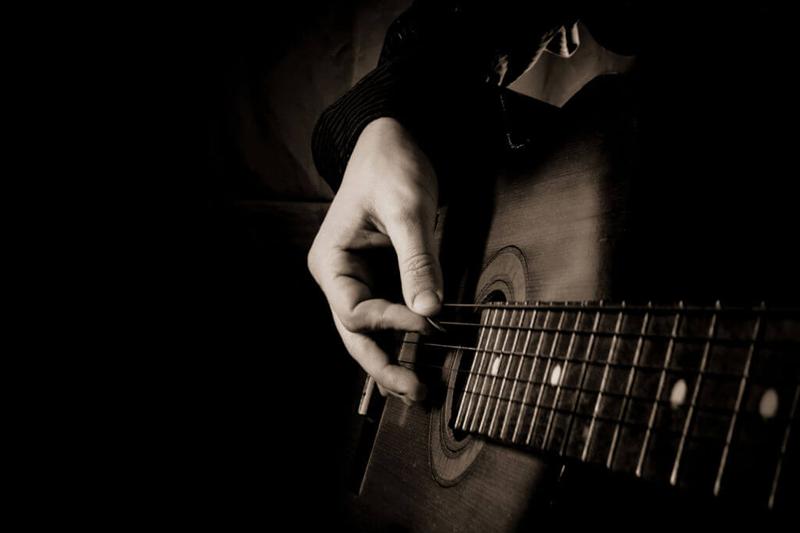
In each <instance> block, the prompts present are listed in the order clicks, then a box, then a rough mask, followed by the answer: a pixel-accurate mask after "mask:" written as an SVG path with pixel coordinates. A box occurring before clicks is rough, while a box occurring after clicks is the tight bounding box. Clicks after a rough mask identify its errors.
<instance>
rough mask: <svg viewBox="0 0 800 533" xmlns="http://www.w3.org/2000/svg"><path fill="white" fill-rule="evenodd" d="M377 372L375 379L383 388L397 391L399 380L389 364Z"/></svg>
mask: <svg viewBox="0 0 800 533" xmlns="http://www.w3.org/2000/svg"><path fill="white" fill-rule="evenodd" d="M377 374H378V375H377V376H376V377H375V380H376V381H378V382H379V383H380V384H381V385H382V386H383V387H384V388H386V389H389V390H391V391H395V392H397V389H398V387H399V385H400V382H399V379H398V376H397V374H396V373H395V372H392V371H391V367H390V366H389V365H387V366H385V367H383V369H382V370H381V371H380V372H378V373H377Z"/></svg>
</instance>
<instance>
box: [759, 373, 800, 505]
mask: <svg viewBox="0 0 800 533" xmlns="http://www.w3.org/2000/svg"><path fill="white" fill-rule="evenodd" d="M798 399H800V385H798V386H796V387H795V389H794V399H793V400H792V408H791V410H790V412H789V422H788V423H787V424H786V431H785V432H784V434H783V441H782V442H781V450H780V455H778V464H777V466H776V467H775V475H774V476H773V478H772V488H771V489H770V492H769V500H768V502H767V506H768V507H769V508H770V509H772V508H774V507H775V495H776V494H777V493H778V482H779V481H780V478H781V468H782V467H783V458H784V456H786V449H787V448H788V447H789V434H790V433H791V430H792V423H793V422H794V417H795V413H796V412H797V402H798Z"/></svg>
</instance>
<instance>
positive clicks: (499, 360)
mask: <svg viewBox="0 0 800 533" xmlns="http://www.w3.org/2000/svg"><path fill="white" fill-rule="evenodd" d="M514 312H515V311H513V310H512V311H511V316H510V317H509V319H508V321H509V323H511V322H512V321H513V320H514ZM502 324H503V320H502V319H501V320H500V325H502ZM510 335H511V330H508V329H506V330H505V336H504V337H503V343H502V344H501V346H500V352H499V353H495V352H493V353H492V358H491V360H490V365H491V366H490V367H489V368H490V370H489V374H490V375H491V384H490V385H489V394H492V392H493V391H494V386H495V384H496V383H497V375H498V374H499V373H500V367H501V366H502V365H503V359H504V356H505V347H506V344H507V343H508V338H509V336H510ZM500 336H501V335H498V336H497V339H496V340H499V338H500ZM512 351H513V350H512ZM510 358H511V355H508V359H509V360H510ZM487 379H488V376H487ZM490 410H491V398H489V399H487V400H486V403H485V404H484V408H483V415H481V421H480V423H479V424H478V428H477V431H478V432H483V427H484V424H485V423H486V416H487V414H488V413H489V411H490ZM476 416H477V413H476Z"/></svg>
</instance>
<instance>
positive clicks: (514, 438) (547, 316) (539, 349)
mask: <svg viewBox="0 0 800 533" xmlns="http://www.w3.org/2000/svg"><path fill="white" fill-rule="evenodd" d="M549 320H550V311H546V312H545V315H544V326H545V327H546V326H547V322H548V321H549ZM543 342H544V334H543V333H541V334H539V342H538V343H537V345H536V352H535V353H536V354H541V352H542V343H543ZM538 362H539V357H536V358H534V360H533V363H532V364H531V371H530V374H529V376H528V384H527V385H525V392H524V393H523V395H522V408H521V409H520V411H519V415H518V416H517V424H516V427H515V428H514V435H513V436H512V437H511V441H512V442H516V441H517V435H518V434H519V428H520V427H521V425H522V419H523V415H524V413H525V403H526V402H525V400H527V399H528V390H529V389H530V386H531V383H532V382H533V376H534V372H536V364H537V363H538Z"/></svg>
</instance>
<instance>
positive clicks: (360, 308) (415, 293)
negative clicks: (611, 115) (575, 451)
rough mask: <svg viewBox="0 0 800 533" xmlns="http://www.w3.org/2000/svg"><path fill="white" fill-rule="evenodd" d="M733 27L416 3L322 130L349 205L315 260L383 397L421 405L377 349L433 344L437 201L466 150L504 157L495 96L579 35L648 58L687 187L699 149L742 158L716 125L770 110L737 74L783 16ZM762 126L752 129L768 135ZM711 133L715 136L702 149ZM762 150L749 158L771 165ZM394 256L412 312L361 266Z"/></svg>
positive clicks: (325, 153) (569, 5)
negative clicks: (398, 337)
mask: <svg viewBox="0 0 800 533" xmlns="http://www.w3.org/2000/svg"><path fill="white" fill-rule="evenodd" d="M728 11H729V10H728ZM728 11H725V13H728ZM720 13H722V11H721V10H718V9H716V8H706V9H705V11H700V10H699V9H698V8H693V9H692V10H688V9H678V8H677V7H675V6H671V5H670V6H666V7H665V6H649V11H648V12H647V13H643V12H641V8H639V11H638V12H637V10H636V8H635V7H634V6H632V5H628V3H626V2H595V3H591V2H585V3H584V2H566V3H563V2H499V3H498V2H492V3H488V2H484V3H481V2H456V1H451V2H425V1H418V2H416V3H415V4H414V5H413V6H412V7H411V8H410V9H409V10H408V11H407V12H405V13H404V14H402V15H401V16H400V17H399V18H398V19H397V20H396V21H395V22H394V23H393V25H392V26H391V27H390V29H389V32H388V33H387V36H386V40H385V43H384V48H383V51H382V54H381V58H380V62H379V65H378V67H377V68H376V69H375V70H374V71H372V72H371V73H370V74H369V75H367V76H366V77H365V78H364V79H363V80H362V81H361V82H359V83H358V84H357V85H356V86H355V87H354V88H353V89H352V90H351V91H350V92H349V93H347V94H346V95H344V96H343V97H342V98H341V99H340V100H339V101H337V102H336V103H335V104H334V105H333V106H331V108H329V109H328V110H327V111H326V112H325V113H324V114H323V116H322V117H321V118H320V121H319V123H318V124H317V128H316V131H315V135H314V139H313V150H314V156H315V161H316V164H317V167H318V170H319V172H320V174H321V175H322V176H323V177H324V178H325V179H327V180H328V181H329V182H330V183H331V185H332V186H333V187H334V189H336V188H337V186H338V194H337V196H336V197H335V199H334V201H333V203H332V204H331V207H330V210H329V212H328V214H327V217H326V219H325V221H324V223H323V225H322V227H321V228H320V231H319V233H318V235H317V238H316V240H315V242H314V245H313V246H312V248H311V251H310V253H309V256H308V265H309V268H310V270H311V272H312V274H313V276H314V278H315V280H316V281H317V282H318V283H319V285H320V287H321V288H322V290H323V291H324V293H325V295H326V297H327V299H328V302H329V304H330V306H331V309H332V312H333V318H334V321H335V323H336V327H337V329H338V331H339V333H340V335H341V337H342V340H343V341H344V344H345V346H346V348H347V349H348V351H349V352H350V354H351V355H352V356H353V357H354V358H355V359H356V361H358V363H359V364H360V365H361V366H362V367H363V368H364V369H365V370H366V371H367V373H369V374H370V375H371V376H373V377H374V378H375V380H376V382H377V384H378V387H379V389H380V390H381V392H382V393H383V394H386V393H389V394H393V395H397V396H399V397H401V398H403V399H404V400H405V401H407V402H408V401H416V400H420V399H421V398H423V397H424V394H425V389H424V386H423V385H422V384H421V383H420V382H419V381H418V380H417V378H416V376H415V375H414V373H413V372H411V371H410V370H408V369H406V368H403V367H401V366H398V365H393V364H391V362H390V359H389V357H388V356H387V354H386V353H385V352H383V351H382V350H381V349H380V347H379V346H378V345H377V344H376V343H375V341H374V340H373V339H372V338H371V337H370V334H371V333H373V332H376V331H379V330H385V329H393V330H400V331H416V332H419V333H423V334H425V333H429V332H430V330H431V325H430V323H429V322H428V321H427V320H426V317H432V316H434V315H435V314H436V313H437V312H438V311H439V310H440V308H441V304H442V299H443V297H444V295H443V294H442V274H441V270H440V267H439V264H438V261H437V256H436V253H435V251H434V241H433V229H434V222H435V213H436V208H437V205H438V202H439V195H440V192H445V193H446V191H447V188H448V184H443V183H440V182H439V179H438V178H437V176H440V175H444V174H445V173H443V172H440V170H441V169H442V168H443V167H446V166H447V165H448V161H449V160H451V159H452V158H457V157H463V154H465V153H469V151H468V150H465V149H464V147H465V146H467V145H468V143H470V142H471V143H472V145H471V146H473V147H480V146H481V145H482V144H483V145H486V146H487V147H488V145H489V144H491V143H492V142H495V141H496V139H495V138H491V136H489V135H483V136H482V135H481V134H482V132H485V131H493V128H486V127H484V126H486V125H487V124H491V125H496V123H497V122H498V121H500V122H502V118H501V119H498V118H497V115H496V114H494V113H493V112H492V111H491V110H492V109H493V108H494V107H495V104H496V102H497V98H498V94H499V93H498V88H502V87H506V86H507V85H509V84H510V83H512V82H513V81H514V80H515V79H517V78H518V77H519V76H520V75H521V74H522V73H523V72H525V71H526V70H527V69H528V68H530V67H532V66H534V65H535V63H536V61H537V60H538V58H539V57H540V56H541V54H542V53H543V52H544V51H545V50H550V51H555V52H557V53H560V54H562V55H569V54H570V53H571V52H572V51H574V48H575V46H576V44H577V40H576V39H575V35H576V26H575V25H576V22H577V21H578V20H580V21H581V22H582V23H583V24H584V25H585V26H586V27H588V28H589V30H590V32H591V33H592V35H593V36H594V37H595V39H596V40H597V41H598V42H599V43H600V44H601V45H602V46H604V47H606V48H608V49H610V50H613V51H615V52H618V53H623V54H632V53H637V54H639V53H640V52H641V53H642V55H643V56H647V57H646V59H648V60H649V62H646V61H645V62H644V66H643V67H642V68H640V72H639V73H640V74H641V76H640V77H642V78H646V79H647V80H648V83H649V84H650V86H651V87H657V91H656V92H652V94H651V96H652V95H653V94H655V95H657V96H656V97H655V98H651V99H650V101H649V102H650V103H649V104H647V105H649V106H650V107H649V108H647V105H645V108H647V112H649V115H647V116H648V117H649V118H650V119H651V120H650V121H649V122H648V121H646V120H643V122H645V125H647V124H659V126H658V127H651V141H653V142H652V143H651V145H652V146H657V147H658V148H657V149H658V150H661V149H662V148H661V147H663V146H667V145H669V146H674V145H675V139H674V133H675V132H676V131H677V130H678V129H679V128H682V132H681V136H682V137H681V142H682V143H683V146H684V148H683V149H680V150H673V151H672V152H671V153H670V154H668V155H667V157H666V158H665V160H666V161H668V162H667V163H664V164H663V165H662V167H664V169H666V168H668V167H669V164H670V163H669V161H674V162H675V163H674V164H675V165H676V168H677V170H676V175H677V174H680V173H681V172H684V173H685V168H686V165H683V166H679V163H678V162H683V159H682V156H683V155H686V154H690V153H694V152H693V150H695V146H696V145H699V146H702V150H703V152H702V153H703V156H704V157H705V158H706V160H707V162H708V164H709V165H710V164H712V163H713V164H716V165H719V162H720V161H721V160H723V161H724V159H722V158H725V157H726V156H725V154H726V153H727V152H725V151H726V150H728V151H729V150H731V149H732V147H734V146H737V143H741V142H742V141H741V139H742V136H738V137H737V136H736V135H735V134H734V133H732V132H733V131H738V130H734V129H732V128H727V127H720V122H721V121H720V120H719V117H722V119H723V120H727V119H728V117H730V116H733V112H734V110H738V109H741V102H742V99H743V98H751V99H752V101H757V100H758V98H759V97H761V96H765V94H766V93H764V89H763V82H762V81H759V80H758V79H757V77H754V76H751V77H745V76H738V75H736V74H737V72H739V70H740V69H741V68H742V67H741V64H740V63H744V62H745V61H746V58H751V57H756V56H755V54H753V53H752V52H751V51H750V50H751V49H750V48H749V47H748V44H749V43H750V42H752V41H751V40H749V39H748V37H750V35H749V32H747V31H745V30H748V29H749V28H750V27H761V26H759V25H760V24H761V23H760V22H758V21H766V20H770V19H771V18H772V16H773V15H772V14H768V13H766V12H765V11H758V12H754V13H749V12H747V11H737V12H736V14H735V15H734V16H731V17H728V18H724V17H720V16H718V15H719V14H720ZM731 21H732V22H731ZM728 22H730V23H728ZM750 25H752V26H750ZM712 46H714V47H716V48H714V49H713V50H712ZM723 47H724V48H723ZM717 48H723V49H722V50H720V49H717ZM747 54H753V55H747ZM709 57H713V59H714V61H715V63H714V64H713V67H712V66H711V64H710V63H709V62H707V61H706V59H707V58H709ZM745 64H746V63H745ZM762 65H766V66H764V67H763V68H764V70H767V69H768V68H771V66H770V64H769V63H763V62H762ZM776 85H777V84H776ZM686 87H689V88H690V89H691V90H690V91H686V89H685V88H686ZM733 106H738V107H733ZM748 109H749V108H748ZM762 111H763V112H765V113H766V112H767V111H769V109H767V108H762ZM718 115H719V117H718ZM684 116H686V117H691V120H694V121H695V122H696V123H695V124H692V127H690V128H686V127H685V126H686V124H683V123H681V122H680V121H681V119H682V118H683V117H684ZM698 116H699V117H700V118H697V117H698ZM764 116H768V115H766V114H765V115H764ZM760 120H761V119H760V118H752V120H751V123H750V124H748V123H745V124H748V126H747V127H749V128H750V129H758V128H757V126H760V125H762V124H761V122H760ZM704 121H705V122H704ZM764 123H765V124H769V121H768V120H765V121H764ZM707 124H708V125H710V126H709V129H704V128H703V126H704V125H707ZM743 128H744V126H743ZM706 131H713V132H714V134H713V136H710V137H709V136H707V135H706V134H705V133H698V132H706ZM505 133H506V134H508V131H506V132H505ZM702 135H706V136H705V137H701V136H702ZM727 135H730V136H731V138H730V139H728V138H727V137H726V136H727ZM756 142H758V140H756ZM761 142H763V143H764V146H767V141H766V140H764V139H763V138H762V139H761ZM750 147H751V148H752V147H753V145H752V144H750ZM714 150H719V152H720V154H721V156H720V157H716V155H715V152H714ZM757 150H758V147H756V150H755V151H754V152H751V153H756V154H759V155H758V158H761V157H762V156H761V155H760V153H759V152H758V151H757ZM762 152H764V151H763V150H762ZM686 157H688V155H686ZM758 158H756V159H754V161H756V163H758V161H757V159H758ZM727 159H730V158H729V157H728V158H727ZM740 163H741V162H740ZM756 163H754V165H755V164H756ZM695 168H698V169H699V168H701V167H697V166H695ZM741 168H742V167H740V170H741ZM717 170H718V171H720V173H722V172H721V169H720V168H717ZM664 172H667V170H664ZM698 172H700V171H699V170H698ZM709 183H714V182H713V181H709ZM711 186H712V185H708V187H711ZM385 246H392V247H394V250H395V251H396V253H397V258H398V263H399V268H400V276H401V283H402V290H403V299H404V304H400V303H395V302H390V301H388V300H386V299H383V298H381V297H380V295H378V294H375V293H374V290H373V283H372V282H373V275H372V272H371V270H370V265H369V264H368V263H367V262H366V261H365V260H364V258H363V257H362V256H361V255H360V254H359V252H360V251H361V250H364V249H367V248H373V247H385Z"/></svg>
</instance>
